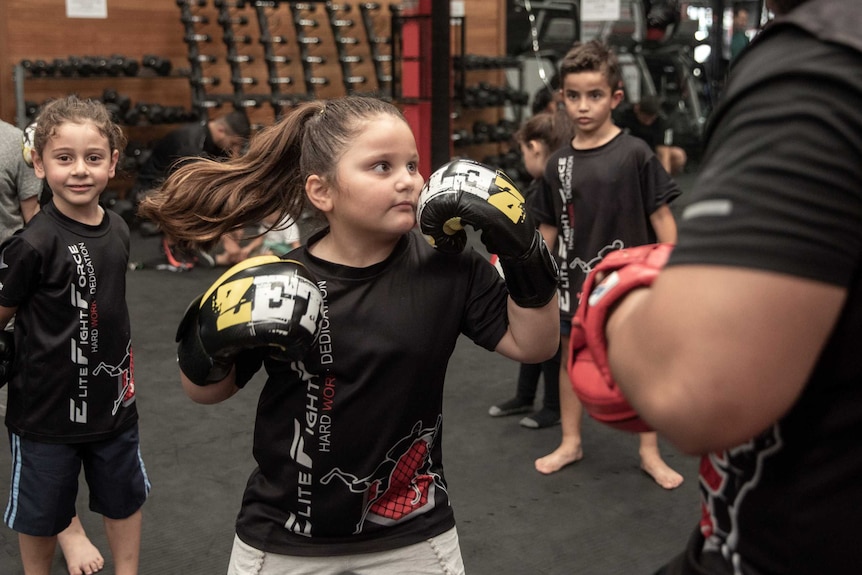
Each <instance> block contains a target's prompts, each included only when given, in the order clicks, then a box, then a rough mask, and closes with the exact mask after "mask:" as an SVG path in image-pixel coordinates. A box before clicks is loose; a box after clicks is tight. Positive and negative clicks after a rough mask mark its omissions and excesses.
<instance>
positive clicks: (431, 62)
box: [400, 0, 450, 177]
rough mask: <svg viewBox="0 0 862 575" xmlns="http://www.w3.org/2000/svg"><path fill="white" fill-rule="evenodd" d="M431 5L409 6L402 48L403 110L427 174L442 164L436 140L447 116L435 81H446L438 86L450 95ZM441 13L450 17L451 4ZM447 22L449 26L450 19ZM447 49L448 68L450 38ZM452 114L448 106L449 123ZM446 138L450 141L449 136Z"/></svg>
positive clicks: (423, 2) (405, 12) (426, 2)
mask: <svg viewBox="0 0 862 575" xmlns="http://www.w3.org/2000/svg"><path fill="white" fill-rule="evenodd" d="M431 4H432V0H418V1H416V2H415V5H412V6H410V7H405V8H404V9H403V10H402V15H403V16H404V19H403V23H402V29H401V30H402V32H401V50H400V51H401V56H402V58H401V97H402V99H403V100H404V103H403V104H402V110H403V112H404V117H405V118H406V119H407V122H408V123H409V124H410V127H411V129H412V130H413V134H414V136H415V137H416V145H417V147H418V150H419V171H420V173H421V174H422V175H423V176H425V177H427V176H428V175H429V174H430V173H431V171H432V169H434V168H435V167H437V165H439V164H440V163H442V161H441V160H440V158H439V156H440V154H439V146H437V147H435V145H434V140H435V139H439V138H440V130H439V126H437V128H436V129H435V124H437V123H438V120H439V119H440V118H441V117H444V116H442V114H443V113H441V112H440V110H439V109H438V108H439V104H438V103H436V102H437V100H436V99H435V98H434V97H433V94H434V89H432V80H436V81H438V82H443V81H445V84H442V85H441V86H439V87H438V86H437V85H436V84H435V86H434V88H435V89H441V90H442V89H445V91H446V98H447V99H448V97H449V86H448V78H449V75H448V73H447V74H446V75H445V77H440V78H438V76H440V73H439V66H440V64H441V62H440V61H439V59H440V56H439V53H440V50H439V48H440V47H439V46H435V45H434V42H433V40H432V39H433V38H434V35H433V33H432V32H433V25H434V17H432V13H431ZM437 12H438V14H436V16H437V17H440V16H441V14H440V12H445V14H446V19H447V20H448V3H447V4H446V5H445V6H443V5H442V4H440V5H439V6H438V10H437ZM446 25H447V26H448V21H447V22H446ZM447 38H448V36H447ZM445 48H446V55H447V57H446V62H445V63H444V64H445V66H446V69H448V51H449V45H448V41H447V43H446V46H445ZM435 59H436V60H437V61H436V66H437V67H438V71H437V73H435V74H432V71H433V70H434V67H435ZM432 75H433V78H432ZM447 101H448V100H447ZM448 116H449V112H448V107H447V108H446V110H445V119H446V122H448ZM449 131H450V130H449V127H448V124H447V126H446V127H445V133H446V134H448V133H449ZM446 138H447V140H448V136H446ZM447 159H448V158H447ZM444 161H445V160H444Z"/></svg>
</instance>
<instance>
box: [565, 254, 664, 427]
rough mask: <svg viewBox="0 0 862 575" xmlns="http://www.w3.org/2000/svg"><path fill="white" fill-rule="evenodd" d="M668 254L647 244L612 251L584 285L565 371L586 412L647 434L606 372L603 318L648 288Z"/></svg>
mask: <svg viewBox="0 0 862 575" xmlns="http://www.w3.org/2000/svg"><path fill="white" fill-rule="evenodd" d="M672 251H673V245H672V244H650V245H646V246H638V247H634V248H626V249H622V250H617V251H614V252H611V253H610V254H608V255H607V256H605V258H604V259H603V260H602V261H601V262H599V264H598V265H597V266H596V267H594V268H593V269H592V270H591V271H590V273H589V275H588V276H587V279H586V280H585V281H584V285H583V288H582V291H581V296H580V303H579V304H578V311H577V312H576V313H575V317H574V319H573V320H572V335H571V338H570V343H569V362H568V365H567V369H568V372H569V379H570V380H571V382H572V388H573V389H574V390H575V393H576V394H577V395H578V397H579V398H580V400H581V403H583V405H584V409H586V411H587V413H589V414H590V415H591V416H593V417H594V418H595V419H596V420H598V421H601V422H602V423H606V424H608V425H610V426H612V427H617V428H619V429H624V430H626V431H648V430H649V427H648V426H647V424H646V423H644V422H642V421H641V420H640V419H638V418H637V414H636V413H635V412H634V410H633V409H632V408H631V407H630V406H629V404H628V401H627V400H626V399H625V397H624V396H623V393H622V391H621V390H620V388H619V386H618V385H617V383H616V381H614V377H613V375H612V374H611V368H610V364H609V363H608V342H607V337H606V336H605V327H606V324H607V321H608V317H609V316H610V314H611V313H612V311H613V310H614V309H615V307H616V306H617V304H619V303H620V301H621V300H622V299H623V298H625V297H626V296H627V295H629V294H630V293H631V292H632V291H634V290H637V289H640V288H644V287H649V286H650V285H652V283H653V281H654V280H655V278H656V277H657V276H658V274H659V272H660V271H661V269H662V268H663V267H664V265H665V264H666V263H667V260H668V258H669V257H670V254H671V252H672Z"/></svg>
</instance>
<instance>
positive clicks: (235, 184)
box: [138, 96, 403, 248]
mask: <svg viewBox="0 0 862 575" xmlns="http://www.w3.org/2000/svg"><path fill="white" fill-rule="evenodd" d="M380 114H390V115H393V116H396V117H399V118H401V119H403V116H402V114H401V112H400V111H399V110H398V108H396V107H395V106H393V105H392V104H389V103H387V102H384V101H383V100H378V99H376V98H371V97H366V96H345V97H343V98H336V99H333V100H325V101H324V100H321V101H313V102H304V103H301V104H299V105H297V106H296V107H295V108H293V109H292V110H291V111H290V112H289V113H288V114H286V115H285V116H284V117H282V118H281V119H280V120H279V121H278V122H276V123H275V124H273V125H271V126H268V127H267V128H264V129H263V130H261V131H260V132H258V133H257V134H255V135H254V136H253V137H252V139H251V141H250V143H249V148H248V151H247V152H246V153H245V154H243V155H242V156H240V157H237V158H232V159H230V160H227V161H222V162H219V161H214V160H206V159H203V160H200V161H194V162H190V163H188V164H185V165H183V166H181V167H180V168H178V169H177V170H176V171H175V172H174V173H173V174H171V175H170V176H169V177H168V179H167V180H166V181H165V182H164V183H163V184H162V186H161V187H160V188H159V189H158V190H157V191H156V192H154V193H153V194H150V195H149V196H148V197H147V198H145V199H144V200H142V201H141V203H140V205H139V207H138V212H139V214H140V215H141V216H142V217H144V218H147V219H150V220H152V221H153V222H155V223H156V224H158V225H159V227H160V228H161V229H162V232H164V233H165V234H166V235H167V236H169V237H171V238H172V239H173V240H175V241H177V242H179V243H181V244H184V245H191V246H199V247H202V248H210V247H212V246H213V245H215V244H216V243H217V242H218V239H219V238H220V237H221V236H223V235H224V234H226V233H227V232H230V231H232V230H236V229H239V228H242V227H244V226H246V225H250V224H255V223H258V222H260V221H262V220H263V219H264V218H265V217H266V216H269V215H271V214H273V213H278V218H277V221H281V220H282V219H284V218H285V217H287V216H289V217H291V218H293V219H294V221H297V220H298V219H299V216H300V215H301V214H302V210H303V207H304V205H305V180H306V179H307V178H308V176H310V175H312V174H315V175H320V176H322V177H324V178H327V179H330V180H332V181H334V180H335V174H336V166H337V164H338V161H339V159H340V158H341V155H342V153H343V152H344V150H345V149H346V147H347V146H348V145H350V141H351V140H352V139H353V138H354V137H355V135H356V134H357V132H358V131H359V130H360V129H361V127H362V124H363V122H364V121H366V120H368V119H370V118H372V117H374V116H377V115H380Z"/></svg>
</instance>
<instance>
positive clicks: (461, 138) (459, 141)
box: [452, 129, 473, 148]
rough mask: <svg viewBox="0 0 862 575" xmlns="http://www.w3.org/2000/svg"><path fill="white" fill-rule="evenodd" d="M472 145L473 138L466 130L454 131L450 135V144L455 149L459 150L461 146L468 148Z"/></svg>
mask: <svg viewBox="0 0 862 575" xmlns="http://www.w3.org/2000/svg"><path fill="white" fill-rule="evenodd" d="M472 143H473V137H472V136H471V135H470V132H468V131H467V130H463V129H462V130H455V132H454V133H453V134H452V144H453V145H454V146H455V147H456V148H460V147H463V146H469V145H470V144H472Z"/></svg>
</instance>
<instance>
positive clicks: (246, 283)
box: [176, 256, 323, 385]
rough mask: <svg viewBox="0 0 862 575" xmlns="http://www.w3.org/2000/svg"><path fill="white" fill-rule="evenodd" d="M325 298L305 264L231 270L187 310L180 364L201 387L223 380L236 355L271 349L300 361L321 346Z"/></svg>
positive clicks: (267, 259) (261, 261) (253, 264)
mask: <svg viewBox="0 0 862 575" xmlns="http://www.w3.org/2000/svg"><path fill="white" fill-rule="evenodd" d="M322 317H323V297H322V296H321V294H320V290H319V289H318V287H317V282H316V281H315V279H314V277H313V276H312V275H311V273H310V272H309V271H308V270H307V269H306V267H305V266H303V265H302V264H301V263H299V262H297V261H293V260H283V259H280V258H278V257H276V256H257V257H253V258H249V259H247V260H245V261H244V262H242V263H239V264H237V265H235V266H233V267H232V268H230V269H229V270H227V271H226V272H225V273H224V274H223V275H222V276H221V277H220V278H219V279H218V280H216V281H215V282H214V283H213V284H212V286H210V288H209V289H208V290H207V291H206V292H205V293H204V294H203V295H201V296H199V297H198V298H196V299H195V300H194V301H193V302H192V303H191V304H190V305H189V307H188V309H187V310H186V313H185V315H184V316H183V319H182V321H181V322H180V325H179V328H178V329H177V337H176V340H177V341H178V342H179V347H178V349H177V361H178V363H179V366H180V369H181V370H182V371H183V373H184V374H185V375H186V377H187V378H188V379H189V380H190V381H191V382H193V383H195V384H197V385H209V384H213V383H216V382H219V381H221V380H222V379H224V378H225V377H226V376H227V375H228V374H229V373H230V370H231V368H232V366H233V363H234V360H235V358H236V356H237V354H238V353H239V352H240V351H242V350H244V349H251V348H256V347H267V348H269V350H270V353H271V355H272V356H273V357H276V358H278V359H281V360H284V361H293V360H297V359H301V358H302V357H303V356H304V355H305V354H306V352H307V351H308V350H309V349H310V348H311V346H312V345H313V344H314V342H315V341H316V340H317V336H318V334H319V333H320V325H321V321H322Z"/></svg>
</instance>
